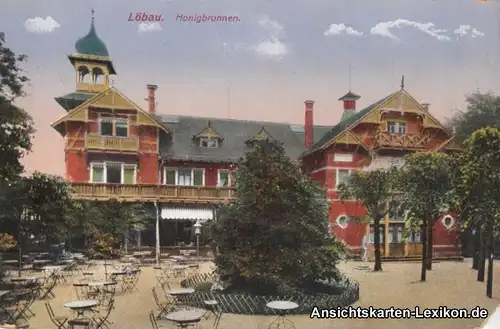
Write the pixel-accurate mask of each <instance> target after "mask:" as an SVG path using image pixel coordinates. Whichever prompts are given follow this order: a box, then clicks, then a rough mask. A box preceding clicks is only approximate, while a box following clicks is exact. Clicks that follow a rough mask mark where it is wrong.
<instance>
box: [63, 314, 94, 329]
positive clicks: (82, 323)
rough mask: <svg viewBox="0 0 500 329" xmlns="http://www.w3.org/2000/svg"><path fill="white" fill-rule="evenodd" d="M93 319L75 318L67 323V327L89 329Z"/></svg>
mask: <svg viewBox="0 0 500 329" xmlns="http://www.w3.org/2000/svg"><path fill="white" fill-rule="evenodd" d="M93 321H94V319H91V318H87V317H85V318H76V319H71V320H69V321H68V326H69V328H70V329H73V328H74V327H84V328H90V326H91V324H92V322H93Z"/></svg>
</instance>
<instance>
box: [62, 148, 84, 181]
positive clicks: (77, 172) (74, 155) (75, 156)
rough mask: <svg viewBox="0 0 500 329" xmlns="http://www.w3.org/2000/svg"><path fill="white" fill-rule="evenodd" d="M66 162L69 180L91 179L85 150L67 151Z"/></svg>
mask: <svg viewBox="0 0 500 329" xmlns="http://www.w3.org/2000/svg"><path fill="white" fill-rule="evenodd" d="M65 162H66V180H67V181H68V182H79V183H87V182H88V181H89V170H88V167H87V161H86V155H85V152H83V151H80V150H70V151H66V155H65Z"/></svg>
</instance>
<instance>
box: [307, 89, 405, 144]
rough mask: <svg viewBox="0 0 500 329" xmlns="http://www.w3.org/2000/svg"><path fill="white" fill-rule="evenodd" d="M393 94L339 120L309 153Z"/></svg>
mask: <svg viewBox="0 0 500 329" xmlns="http://www.w3.org/2000/svg"><path fill="white" fill-rule="evenodd" d="M395 94H396V93H392V94H390V95H388V96H386V97H384V98H382V99H381V100H379V101H377V102H375V103H373V104H371V105H370V106H368V107H365V108H364V109H362V110H361V111H359V112H356V113H354V114H352V115H351V116H348V117H347V118H345V119H343V120H341V121H340V122H339V123H338V124H337V125H336V126H335V127H333V128H331V129H330V130H329V131H328V132H327V133H325V134H324V135H323V137H322V138H321V139H320V140H319V142H317V143H315V144H314V145H313V147H312V148H311V151H310V152H314V151H316V150H318V149H320V148H321V147H322V146H323V145H325V144H326V143H328V142H329V141H331V140H332V139H333V138H335V137H336V136H337V135H339V134H340V133H342V132H343V131H344V130H345V129H346V128H347V126H350V125H352V124H353V123H355V122H356V121H358V120H359V119H361V118H362V117H364V116H365V115H366V114H368V113H369V112H370V111H371V110H373V109H374V108H376V107H377V106H379V105H380V104H382V103H383V102H385V101H386V100H388V99H389V98H391V97H392V96H394V95H395Z"/></svg>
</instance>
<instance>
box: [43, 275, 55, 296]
mask: <svg viewBox="0 0 500 329" xmlns="http://www.w3.org/2000/svg"><path fill="white" fill-rule="evenodd" d="M56 284H57V276H56V274H55V273H51V274H49V276H47V277H46V278H45V281H44V282H43V283H42V285H41V286H40V298H41V299H50V298H55V297H56V295H54V292H53V290H54V288H55V286H56Z"/></svg>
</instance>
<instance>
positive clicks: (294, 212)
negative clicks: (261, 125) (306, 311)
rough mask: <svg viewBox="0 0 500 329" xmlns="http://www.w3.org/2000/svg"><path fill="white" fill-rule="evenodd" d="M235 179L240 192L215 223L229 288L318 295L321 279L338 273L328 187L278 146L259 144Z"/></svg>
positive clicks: (222, 269) (221, 273)
mask: <svg viewBox="0 0 500 329" xmlns="http://www.w3.org/2000/svg"><path fill="white" fill-rule="evenodd" d="M236 181H237V190H236V191H237V197H236V198H235V199H234V200H232V201H231V203H229V204H228V205H226V206H224V207H222V208H221V209H220V211H219V218H218V220H217V221H216V222H215V224H214V226H213V241H214V251H215V255H216V256H215V264H216V266H217V273H218V274H219V276H220V279H221V281H222V282H225V283H226V284H228V285H229V287H228V289H233V290H237V291H246V292H251V293H254V294H270V295H272V294H280V295H286V294H289V293H294V292H298V291H300V292H304V291H307V292H309V293H313V292H317V289H316V288H317V287H318V284H319V282H323V281H330V280H334V279H338V278H339V272H338V270H337V267H336V264H337V261H338V260H339V258H340V256H339V254H340V252H341V250H342V246H341V245H340V244H339V243H338V242H336V241H335V239H334V238H333V237H332V236H331V234H330V232H329V229H328V226H329V218H328V206H327V202H326V199H325V192H324V191H323V190H322V189H321V187H319V186H317V185H315V184H312V183H310V182H309V179H308V177H307V176H305V175H304V174H303V173H302V172H301V170H300V168H299V167H298V166H297V165H296V164H295V163H293V162H292V161H291V160H290V159H289V158H288V157H287V156H286V155H285V151H284V148H283V146H282V145H281V144H280V143H278V142H274V141H269V140H265V141H258V142H255V145H254V149H253V150H252V151H250V152H248V153H247V154H246V156H245V158H244V159H242V160H241V162H240V165H239V167H238V172H237V180H236ZM319 285H320V284H319ZM322 287H323V286H322ZM323 289H324V287H323ZM323 292H324V291H323Z"/></svg>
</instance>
